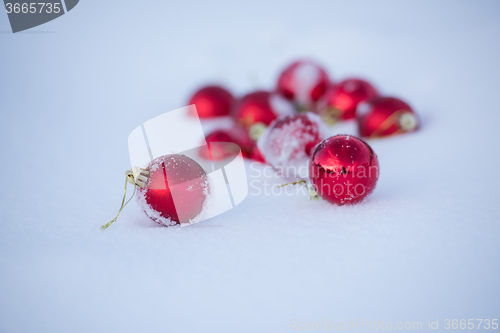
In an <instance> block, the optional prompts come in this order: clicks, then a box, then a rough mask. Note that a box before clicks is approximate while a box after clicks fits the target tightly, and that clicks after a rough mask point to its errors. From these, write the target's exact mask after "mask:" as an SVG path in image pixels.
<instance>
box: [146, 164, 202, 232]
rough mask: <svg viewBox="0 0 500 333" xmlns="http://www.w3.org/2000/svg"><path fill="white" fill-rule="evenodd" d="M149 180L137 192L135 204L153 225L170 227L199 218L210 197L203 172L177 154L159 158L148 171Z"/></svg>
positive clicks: (149, 166)
mask: <svg viewBox="0 0 500 333" xmlns="http://www.w3.org/2000/svg"><path fill="white" fill-rule="evenodd" d="M147 169H148V170H149V173H150V176H149V180H148V182H147V183H146V186H145V187H144V188H139V189H138V191H137V203H138V204H139V206H140V207H141V208H142V210H143V211H144V212H145V213H146V215H147V216H148V217H149V218H151V219H152V220H153V221H155V222H158V223H160V224H163V225H165V226H171V225H175V224H180V223H194V222H196V221H197V220H199V219H200V218H201V216H202V215H203V212H204V208H205V207H206V202H207V198H208V196H209V194H210V185H209V181H208V178H207V175H206V173H205V171H204V170H203V168H202V167H201V166H200V165H199V164H198V163H197V162H195V161H194V160H193V159H191V158H189V157H187V156H185V155H179V154H170V155H164V156H160V157H158V158H156V159H154V160H153V161H152V162H151V163H150V164H149V165H148V168H147Z"/></svg>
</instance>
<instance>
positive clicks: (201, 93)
mask: <svg viewBox="0 0 500 333" xmlns="http://www.w3.org/2000/svg"><path fill="white" fill-rule="evenodd" d="M191 104H194V105H196V110H197V111H198V116H199V117H200V118H213V117H222V116H229V115H230V114H231V111H232V108H233V104H234V98H233V95H232V94H231V93H230V92H229V91H227V90H226V89H224V88H223V87H220V86H206V87H203V88H201V89H200V90H198V91H196V92H195V93H194V94H193V96H192V97H191V99H190V100H189V105H191Z"/></svg>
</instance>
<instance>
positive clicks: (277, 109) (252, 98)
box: [235, 90, 294, 128]
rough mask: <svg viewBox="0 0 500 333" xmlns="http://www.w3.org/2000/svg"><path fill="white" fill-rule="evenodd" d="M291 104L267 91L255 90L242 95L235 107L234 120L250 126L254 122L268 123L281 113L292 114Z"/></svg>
mask: <svg viewBox="0 0 500 333" xmlns="http://www.w3.org/2000/svg"><path fill="white" fill-rule="evenodd" d="M293 113H294V110H293V106H292V105H290V104H289V103H288V102H287V101H286V100H284V99H282V98H281V97H280V96H279V95H277V94H273V93H271V92H269V91H262V90H259V91H255V92H252V93H250V94H247V95H245V96H243V97H242V98H241V99H240V101H239V103H238V106H237V108H236V115H235V117H236V120H237V121H238V123H239V124H241V125H243V126H245V127H247V128H250V127H251V126H253V125H256V124H262V125H264V126H267V125H269V124H270V123H271V122H272V121H273V120H274V119H276V118H278V117H279V116H281V115H286V114H293Z"/></svg>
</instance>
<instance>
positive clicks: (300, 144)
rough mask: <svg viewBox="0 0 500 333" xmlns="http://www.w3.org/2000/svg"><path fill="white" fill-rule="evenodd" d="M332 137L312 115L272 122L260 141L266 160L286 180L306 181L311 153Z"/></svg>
mask: <svg viewBox="0 0 500 333" xmlns="http://www.w3.org/2000/svg"><path fill="white" fill-rule="evenodd" d="M328 136H330V133H329V130H328V127H327V126H326V125H325V124H324V123H323V122H322V121H321V118H320V117H319V116H318V115H317V114H314V113H312V112H307V113H301V114H296V115H293V116H285V117H281V118H278V119H277V120H275V121H273V122H272V123H271V125H269V127H268V128H267V129H266V131H265V132H264V134H262V136H261V137H260V138H259V140H258V141H257V145H258V147H259V148H260V151H261V152H262V156H263V157H264V159H265V160H266V161H267V162H268V163H269V164H270V165H272V166H273V167H274V168H275V169H276V170H278V171H281V172H282V174H283V176H284V177H285V178H289V179H295V178H302V179H305V178H307V175H308V161H309V159H310V157H311V151H312V149H313V148H314V146H316V145H317V144H318V143H320V142H321V141H323V140H324V139H326V138H327V137H328Z"/></svg>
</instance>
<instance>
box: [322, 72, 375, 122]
mask: <svg viewBox="0 0 500 333" xmlns="http://www.w3.org/2000/svg"><path fill="white" fill-rule="evenodd" d="M377 94H378V93H377V90H376V89H375V88H374V87H373V86H372V85H371V84H370V83H368V82H366V81H363V80H360V79H347V80H344V81H341V82H339V83H338V84H336V85H335V86H334V87H332V88H330V90H329V91H328V92H327V93H326V94H325V96H324V97H323V98H322V100H321V101H320V103H319V104H320V105H319V110H320V114H321V117H322V118H323V120H324V121H325V122H326V123H327V124H333V123H334V122H336V121H338V120H346V119H352V118H355V117H356V107H357V106H358V104H359V103H360V102H362V101H365V100H367V99H370V98H372V97H375V96H377Z"/></svg>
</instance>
